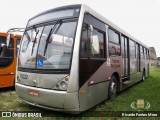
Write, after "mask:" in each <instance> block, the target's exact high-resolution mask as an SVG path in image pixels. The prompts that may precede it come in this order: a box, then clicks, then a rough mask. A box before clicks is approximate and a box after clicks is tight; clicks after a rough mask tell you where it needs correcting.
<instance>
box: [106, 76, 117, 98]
mask: <svg viewBox="0 0 160 120" xmlns="http://www.w3.org/2000/svg"><path fill="white" fill-rule="evenodd" d="M108 91H109V92H108V97H109V99H113V98H115V97H116V95H117V80H116V77H115V76H114V75H113V76H112V77H111V80H110V83H109V90H108Z"/></svg>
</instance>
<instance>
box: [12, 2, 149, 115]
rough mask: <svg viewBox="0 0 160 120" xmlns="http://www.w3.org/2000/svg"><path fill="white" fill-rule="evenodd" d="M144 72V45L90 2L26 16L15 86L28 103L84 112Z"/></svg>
mask: <svg viewBox="0 0 160 120" xmlns="http://www.w3.org/2000/svg"><path fill="white" fill-rule="evenodd" d="M148 73H149V49H148V47H147V46H146V45H144V44H143V43H142V42H140V41H138V40H137V39H135V38H134V37H132V36H131V35H129V34H128V33H127V32H125V31H124V30H122V29H120V28H119V27H117V26H116V25H115V24H113V23H112V22H110V21H109V20H107V19H106V18H104V17H102V16H101V15H100V14H98V13H97V12H95V11H94V10H92V9H91V8H89V7H88V6H86V5H70V6H63V7H59V8H55V9H51V10H48V11H46V12H43V13H41V14H38V15H37V16H35V17H33V18H31V19H30V20H29V21H28V24H27V26H26V29H25V32H24V35H23V38H22V41H21V47H20V50H19V56H18V65H17V76H16V83H15V87H16V92H17V94H18V96H19V97H20V98H21V99H22V100H23V101H24V102H26V103H28V104H31V105H34V106H38V107H42V108H46V109H51V110H57V111H65V112H73V111H76V112H82V111H85V110H87V109H89V108H91V107H93V106H95V105H96V104H98V103H100V102H102V101H104V100H105V99H107V98H110V99H112V98H114V97H115V96H116V94H117V92H120V91H122V90H124V89H126V88H128V87H129V86H131V85H133V84H135V83H137V82H138V81H141V80H145V78H146V77H147V76H148ZM73 113H74V112H73Z"/></svg>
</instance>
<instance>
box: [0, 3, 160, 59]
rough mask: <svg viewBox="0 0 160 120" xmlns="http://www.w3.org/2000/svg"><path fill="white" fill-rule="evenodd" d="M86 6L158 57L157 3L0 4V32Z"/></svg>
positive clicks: (159, 10) (159, 22)
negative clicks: (43, 15)
mask: <svg viewBox="0 0 160 120" xmlns="http://www.w3.org/2000/svg"><path fill="white" fill-rule="evenodd" d="M81 3H83V4H86V5H88V6H89V7H91V8H92V9H94V10H95V11H97V12H98V13H100V14H101V15H102V16H104V17H105V18H107V19H108V20H110V21H112V22H113V23H114V24H116V25H117V26H119V27H120V28H122V29H123V30H125V31H127V32H128V33H129V34H131V35H132V36H134V37H135V38H137V39H138V40H140V41H141V42H143V43H144V44H146V45H147V46H149V47H155V49H156V53H157V57H160V0H0V5H1V7H0V15H1V17H0V32H6V31H7V30H8V29H10V28H15V27H16V28H17V27H20V28H22V27H23V28H24V27H26V24H27V21H28V20H29V19H30V18H32V17H33V16H35V15H36V14H38V13H41V12H43V11H45V10H48V9H52V8H55V7H59V6H63V5H70V4H81Z"/></svg>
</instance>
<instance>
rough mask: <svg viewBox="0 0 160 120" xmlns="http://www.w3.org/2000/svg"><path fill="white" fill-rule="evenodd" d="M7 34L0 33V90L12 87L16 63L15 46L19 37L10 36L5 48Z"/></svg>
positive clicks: (18, 41)
mask: <svg viewBox="0 0 160 120" xmlns="http://www.w3.org/2000/svg"><path fill="white" fill-rule="evenodd" d="M7 35H8V34H7V33H0V88H4V87H11V86H14V81H15V75H16V62H17V59H16V58H17V51H16V50H17V45H19V43H20V39H21V36H20V35H13V34H11V38H10V41H9V45H8V46H7Z"/></svg>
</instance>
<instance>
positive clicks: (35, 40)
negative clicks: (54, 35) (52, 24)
mask: <svg viewBox="0 0 160 120" xmlns="http://www.w3.org/2000/svg"><path fill="white" fill-rule="evenodd" d="M38 33H39V30H38V31H36V35H35V38H34V40H33V46H32V53H31V55H32V54H33V49H34V47H35V43H36V42H37V35H38Z"/></svg>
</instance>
